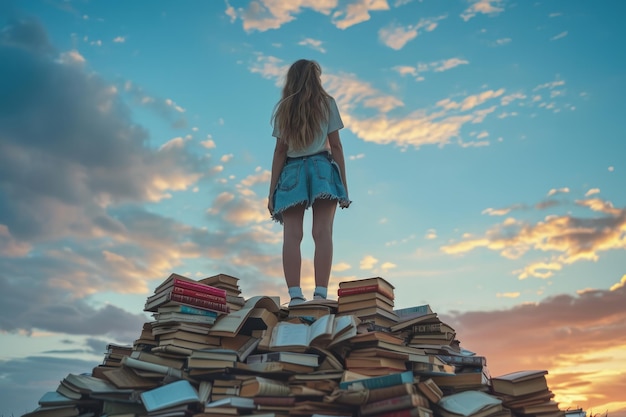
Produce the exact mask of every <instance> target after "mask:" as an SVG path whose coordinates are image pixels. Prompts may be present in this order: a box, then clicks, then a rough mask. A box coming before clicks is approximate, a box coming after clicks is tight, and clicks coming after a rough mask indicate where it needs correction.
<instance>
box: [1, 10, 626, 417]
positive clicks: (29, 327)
mask: <svg viewBox="0 0 626 417" xmlns="http://www.w3.org/2000/svg"><path fill="white" fill-rule="evenodd" d="M146 4H147V3H142V2H136V3H130V4H123V5H122V4H115V5H111V4H110V3H107V2H104V1H102V0H80V1H79V0H59V1H45V0H21V1H10V0H8V1H7V0H5V1H3V2H0V75H1V76H0V266H1V268H0V271H2V272H0V288H2V291H0V297H1V302H0V313H1V317H2V318H1V319H0V342H1V343H2V345H3V346H4V348H3V350H2V354H1V355H0V375H1V376H2V378H0V391H1V393H0V415H12V414H13V415H21V414H22V413H24V412H27V411H32V410H33V409H34V408H35V407H36V405H37V401H38V399H39V398H40V397H41V396H42V395H43V394H44V393H45V392H46V391H51V390H54V389H56V386H57V385H58V383H59V381H60V379H62V378H63V377H65V376H66V375H67V374H68V373H82V372H90V371H91V368H93V366H95V365H97V364H99V363H101V362H102V358H103V355H104V352H105V346H106V345H107V344H108V343H118V344H132V341H133V340H135V339H136V338H137V337H138V336H139V333H140V330H141V326H142V325H143V323H144V322H146V321H149V320H150V316H149V314H147V313H146V312H144V311H143V306H144V302H145V299H146V298H147V297H148V296H149V295H150V294H151V293H152V292H153V290H154V288H155V287H157V286H158V285H159V283H160V282H162V281H163V280H165V279H166V278H167V277H168V276H169V274H170V273H178V274H181V275H184V276H187V277H190V278H193V279H200V278H202V277H208V276H211V275H216V274H218V273H224V274H228V275H232V276H235V277H237V278H240V281H239V283H240V286H241V289H242V291H243V293H242V295H243V296H244V297H246V298H249V297H252V296H254V295H274V296H279V297H280V299H281V302H283V303H285V302H286V301H287V290H286V285H285V282H284V278H283V273H282V266H281V244H282V228H281V227H280V225H278V224H275V223H273V222H272V221H271V220H270V217H269V214H268V212H267V208H266V207H267V192H268V190H267V188H268V186H269V178H270V172H269V170H270V168H271V157H272V152H273V149H274V140H275V139H274V138H272V137H271V133H272V128H271V125H270V116H271V114H272V109H273V107H274V105H275V104H276V102H277V101H278V99H279V97H280V93H281V87H282V82H283V80H284V75H285V73H286V70H287V68H288V67H289V65H290V64H291V63H292V62H294V61H296V60H297V59H300V58H307V59H313V60H315V61H317V62H318V63H319V64H320V66H321V68H322V82H323V84H324V87H325V88H326V90H327V91H328V92H329V94H331V95H332V96H333V97H334V98H335V99H336V101H337V104H338V107H339V112H340V114H341V117H342V119H343V122H344V125H345V127H344V128H343V129H341V130H340V132H339V133H340V136H341V140H342V143H343V147H344V152H345V156H346V171H347V179H348V186H349V190H350V199H351V200H353V204H352V205H351V206H350V208H348V209H346V210H337V215H336V218H335V224H334V259H333V270H332V274H331V282H330V286H329V298H335V299H336V297H337V287H338V284H339V282H342V281H349V280H355V279H363V278H369V277H374V276H380V277H383V278H385V279H386V280H387V281H389V282H390V283H391V284H392V285H394V286H395V288H396V290H395V295H396V300H395V301H396V308H405V307H411V306H417V305H423V304H429V305H430V306H431V308H432V309H433V311H435V312H437V313H438V315H439V317H440V318H441V319H442V320H443V321H444V322H446V323H448V324H450V325H451V326H452V327H453V328H455V329H456V330H457V338H458V339H459V340H460V342H461V346H462V347H464V348H466V349H468V350H470V351H473V352H476V354H478V355H481V356H486V357H487V359H488V367H489V370H490V371H491V374H492V376H497V375H503V374H506V373H509V372H514V371H519V370H526V369H545V370H548V372H549V373H548V375H547V378H548V383H549V386H550V388H551V389H552V391H553V392H554V393H555V394H556V396H555V400H556V401H558V402H559V403H560V405H561V407H562V409H565V408H576V407H581V408H582V409H584V410H585V411H587V412H588V413H590V414H593V415H595V414H604V413H605V412H608V413H609V414H610V415H611V417H626V365H625V363H626V349H624V348H625V347H626V309H625V308H624V307H623V305H624V301H623V300H624V299H626V256H624V251H625V250H626V195H625V194H624V184H626V169H625V168H626V166H625V165H624V155H626V144H625V142H624V134H625V133H626V129H625V128H624V126H623V123H622V121H621V115H622V111H621V109H622V108H623V95H624V92H625V91H626V73H625V72H624V68H625V64H626V59H625V58H626V51H624V48H620V47H619V45H621V43H623V42H620V41H619V39H624V38H625V36H626V27H624V26H623V25H622V23H621V22H620V19H619V18H620V16H621V15H622V13H621V12H624V11H626V3H621V2H615V3H611V5H610V6H611V7H608V4H604V5H603V7H596V6H594V5H591V4H590V3H589V2H586V1H582V0H573V1H567V0H553V1H550V2H542V1H533V2H515V1H512V0H454V1H451V2H445V3H444V2H435V1H432V0H371V1H370V0H350V1H345V2H339V1H338V0H325V1H320V2H315V1H308V0H294V1H291V2H271V1H269V0H256V1H251V0H227V1H216V2H202V1H198V0H191V1H189V2H187V3H185V5H184V6H181V5H180V4H175V3H173V2H168V1H164V0H156V1H151V2H150V3H149V7H148V6H146ZM620 33H621V35H620ZM310 227H311V213H310V211H307V212H306V214H305V237H304V240H303V245H302V255H303V273H302V277H303V289H304V295H305V297H307V298H308V299H310V298H312V291H313V286H314V284H313V266H312V250H313V245H312V239H311V236H310Z"/></svg>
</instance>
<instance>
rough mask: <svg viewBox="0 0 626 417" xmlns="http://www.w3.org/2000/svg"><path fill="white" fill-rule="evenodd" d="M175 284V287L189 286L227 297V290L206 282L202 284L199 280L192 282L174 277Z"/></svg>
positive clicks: (189, 287) (191, 288)
mask: <svg viewBox="0 0 626 417" xmlns="http://www.w3.org/2000/svg"><path fill="white" fill-rule="evenodd" d="M173 284H174V287H181V288H188V289H190V290H196V291H202V292H205V293H209V294H213V295H217V296H219V297H226V290H223V289H221V288H216V287H212V286H210V285H206V284H201V283H199V282H191V281H185V280H183V279H178V278H174V281H173Z"/></svg>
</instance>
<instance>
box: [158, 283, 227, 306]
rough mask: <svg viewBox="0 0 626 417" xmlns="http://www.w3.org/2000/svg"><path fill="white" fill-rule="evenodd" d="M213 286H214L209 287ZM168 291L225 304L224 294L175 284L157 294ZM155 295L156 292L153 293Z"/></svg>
mask: <svg viewBox="0 0 626 417" xmlns="http://www.w3.org/2000/svg"><path fill="white" fill-rule="evenodd" d="M211 288H214V287H211ZM168 292H171V293H174V294H181V295H187V296H189V297H194V298H203V299H205V300H208V301H213V302H214V303H217V304H226V296H225V295H224V296H221V295H215V294H213V293H212V292H206V291H198V290H192V289H189V288H183V287H179V286H177V285H174V286H173V287H171V288H170V289H168V290H165V291H164V292H161V293H158V294H161V295H163V294H167V293H168ZM155 295H157V294H155Z"/></svg>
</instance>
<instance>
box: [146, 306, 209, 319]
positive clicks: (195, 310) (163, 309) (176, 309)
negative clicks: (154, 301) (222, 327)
mask: <svg viewBox="0 0 626 417" xmlns="http://www.w3.org/2000/svg"><path fill="white" fill-rule="evenodd" d="M157 312H158V313H182V314H189V315H197V316H209V317H213V318H217V316H218V314H217V312H216V311H211V310H207V309H204V308H199V307H192V306H188V305H185V304H171V305H168V304H165V305H162V306H160V307H159V308H158V309H157Z"/></svg>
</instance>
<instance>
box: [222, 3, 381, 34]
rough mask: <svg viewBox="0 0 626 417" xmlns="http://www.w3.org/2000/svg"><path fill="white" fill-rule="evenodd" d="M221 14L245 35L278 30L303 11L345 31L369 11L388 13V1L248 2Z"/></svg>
mask: <svg viewBox="0 0 626 417" xmlns="http://www.w3.org/2000/svg"><path fill="white" fill-rule="evenodd" d="M226 6H227V7H226V10H225V11H224V13H225V14H226V15H227V16H228V17H230V21H231V23H234V22H235V21H236V20H237V19H240V20H241V21H242V23H243V29H244V30H245V31H246V32H252V31H259V32H264V31H267V30H271V29H279V28H280V27H281V26H282V25H284V24H286V23H289V22H292V21H294V20H296V16H297V15H298V14H300V13H301V12H302V11H303V10H304V9H311V10H312V11H314V12H317V13H321V14H323V15H326V16H331V22H332V23H333V24H334V25H335V26H336V27H337V28H339V29H347V28H349V27H351V26H354V25H356V24H359V23H362V22H365V21H367V20H369V19H370V14H369V13H370V12H371V11H380V10H389V5H388V4H387V0H352V1H350V2H341V3H340V2H338V1H337V0H294V1H287V2H285V1H283V2H280V1H278V2H277V1H272V0H255V1H251V2H250V3H249V4H248V6H247V7H246V8H241V7H240V8H234V7H233V6H231V5H230V4H229V3H228V2H226Z"/></svg>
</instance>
